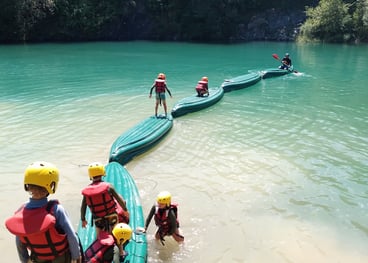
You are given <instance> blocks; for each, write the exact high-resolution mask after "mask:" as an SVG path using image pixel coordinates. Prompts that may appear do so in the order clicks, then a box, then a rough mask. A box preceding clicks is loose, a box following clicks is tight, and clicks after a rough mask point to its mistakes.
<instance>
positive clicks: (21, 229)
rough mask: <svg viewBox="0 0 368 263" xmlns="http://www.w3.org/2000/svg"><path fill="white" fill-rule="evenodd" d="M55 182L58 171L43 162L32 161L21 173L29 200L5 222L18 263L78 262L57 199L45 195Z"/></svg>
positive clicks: (72, 234) (73, 235) (75, 245)
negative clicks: (29, 196) (14, 238)
mask: <svg viewBox="0 0 368 263" xmlns="http://www.w3.org/2000/svg"><path fill="white" fill-rule="evenodd" d="M58 181H59V171H58V169H57V168H56V167H55V166H54V165H53V164H50V163H47V162H35V163H33V164H31V165H30V166H28V168H27V169H26V171H25V175H24V189H25V190H26V191H27V192H29V193H30V195H31V198H30V200H29V202H27V203H26V204H25V205H22V206H21V208H20V209H18V211H17V212H16V213H15V214H14V216H12V217H10V218H9V219H8V220H6V222H5V225H6V227H7V228H8V230H9V231H10V232H11V233H13V234H14V235H16V246H17V250H18V254H19V259H20V261H21V262H22V263H28V262H30V261H32V262H72V263H76V262H78V261H79V260H80V250H79V240H78V238H77V235H76V233H75V231H74V229H73V226H72V225H71V223H70V219H69V218H68V216H67V214H66V212H65V210H64V208H63V207H62V206H61V205H60V204H59V202H58V201H57V200H50V201H49V200H48V195H49V194H53V193H55V192H56V188H57V184H58ZM28 250H29V251H30V252H31V254H30V255H29V252H28Z"/></svg>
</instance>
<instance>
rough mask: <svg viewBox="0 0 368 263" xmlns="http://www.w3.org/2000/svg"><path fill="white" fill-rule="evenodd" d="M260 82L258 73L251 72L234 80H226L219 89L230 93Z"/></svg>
mask: <svg viewBox="0 0 368 263" xmlns="http://www.w3.org/2000/svg"><path fill="white" fill-rule="evenodd" d="M260 80H261V75H260V74H259V73H258V72H252V73H249V74H245V75H241V76H238V77H235V78H231V79H227V80H225V81H224V82H223V83H222V85H221V87H222V88H223V89H224V92H230V91H233V90H238V89H244V88H247V87H249V86H251V85H254V84H256V83H257V82H258V81H260Z"/></svg>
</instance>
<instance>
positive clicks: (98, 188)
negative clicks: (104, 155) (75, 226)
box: [81, 162, 129, 236]
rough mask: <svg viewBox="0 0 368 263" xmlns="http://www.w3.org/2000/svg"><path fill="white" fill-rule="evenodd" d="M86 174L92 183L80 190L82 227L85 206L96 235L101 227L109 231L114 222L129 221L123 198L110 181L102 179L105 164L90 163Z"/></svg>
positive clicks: (85, 223) (84, 225) (84, 222)
mask: <svg viewBox="0 0 368 263" xmlns="http://www.w3.org/2000/svg"><path fill="white" fill-rule="evenodd" d="M88 174H89V178H90V179H91V180H92V183H91V184H89V185H88V186H87V187H85V188H84V189H83V190H82V195H83V200H82V204H81V220H82V227H86V226H87V220H86V208H87V206H88V207H89V208H90V210H91V213H92V218H93V221H94V224H95V226H96V234H97V236H98V232H99V231H100V230H101V229H105V231H108V232H111V228H112V227H113V226H114V225H115V224H117V223H119V222H123V223H129V212H128V210H127V207H126V202H125V200H124V199H123V197H122V196H121V195H119V194H118V193H117V192H116V191H115V189H114V187H113V186H112V185H111V184H110V183H106V182H104V181H102V177H103V176H105V175H106V173H105V166H104V165H103V164H101V163H98V162H95V163H91V164H90V165H89V166H88Z"/></svg>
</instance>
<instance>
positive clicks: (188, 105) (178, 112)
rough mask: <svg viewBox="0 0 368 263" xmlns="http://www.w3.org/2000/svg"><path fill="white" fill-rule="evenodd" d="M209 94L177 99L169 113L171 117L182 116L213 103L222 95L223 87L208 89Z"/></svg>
mask: <svg viewBox="0 0 368 263" xmlns="http://www.w3.org/2000/svg"><path fill="white" fill-rule="evenodd" d="M209 94H210V95H209V96H204V97H198V96H197V95H193V96H190V97H186V98H184V99H182V100H179V101H178V102H177V103H175V105H174V107H173V109H172V111H171V115H172V116H173V118H177V117H180V116H183V115H185V114H188V113H191V112H196V111H199V110H202V109H205V108H207V107H210V106H212V105H214V104H215V103H216V102H218V101H219V100H221V99H222V97H223V96H224V90H223V88H221V87H220V88H217V89H209Z"/></svg>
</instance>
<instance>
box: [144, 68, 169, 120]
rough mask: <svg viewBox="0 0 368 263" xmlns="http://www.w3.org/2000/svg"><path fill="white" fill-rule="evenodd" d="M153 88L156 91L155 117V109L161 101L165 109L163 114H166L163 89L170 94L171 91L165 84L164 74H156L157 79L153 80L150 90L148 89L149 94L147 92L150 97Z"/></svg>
mask: <svg viewBox="0 0 368 263" xmlns="http://www.w3.org/2000/svg"><path fill="white" fill-rule="evenodd" d="M154 88H155V92H156V104H155V116H156V117H157V110H158V104H160V105H161V103H162V104H163V105H164V110H165V116H167V105H166V95H165V91H167V92H168V93H169V95H170V97H171V98H172V96H171V92H170V90H169V88H168V87H167V85H166V76H165V74H164V73H160V74H158V76H157V79H156V80H155V82H154V83H153V85H152V87H151V90H150V94H149V98H151V97H152V91H153V89H154Z"/></svg>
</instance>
